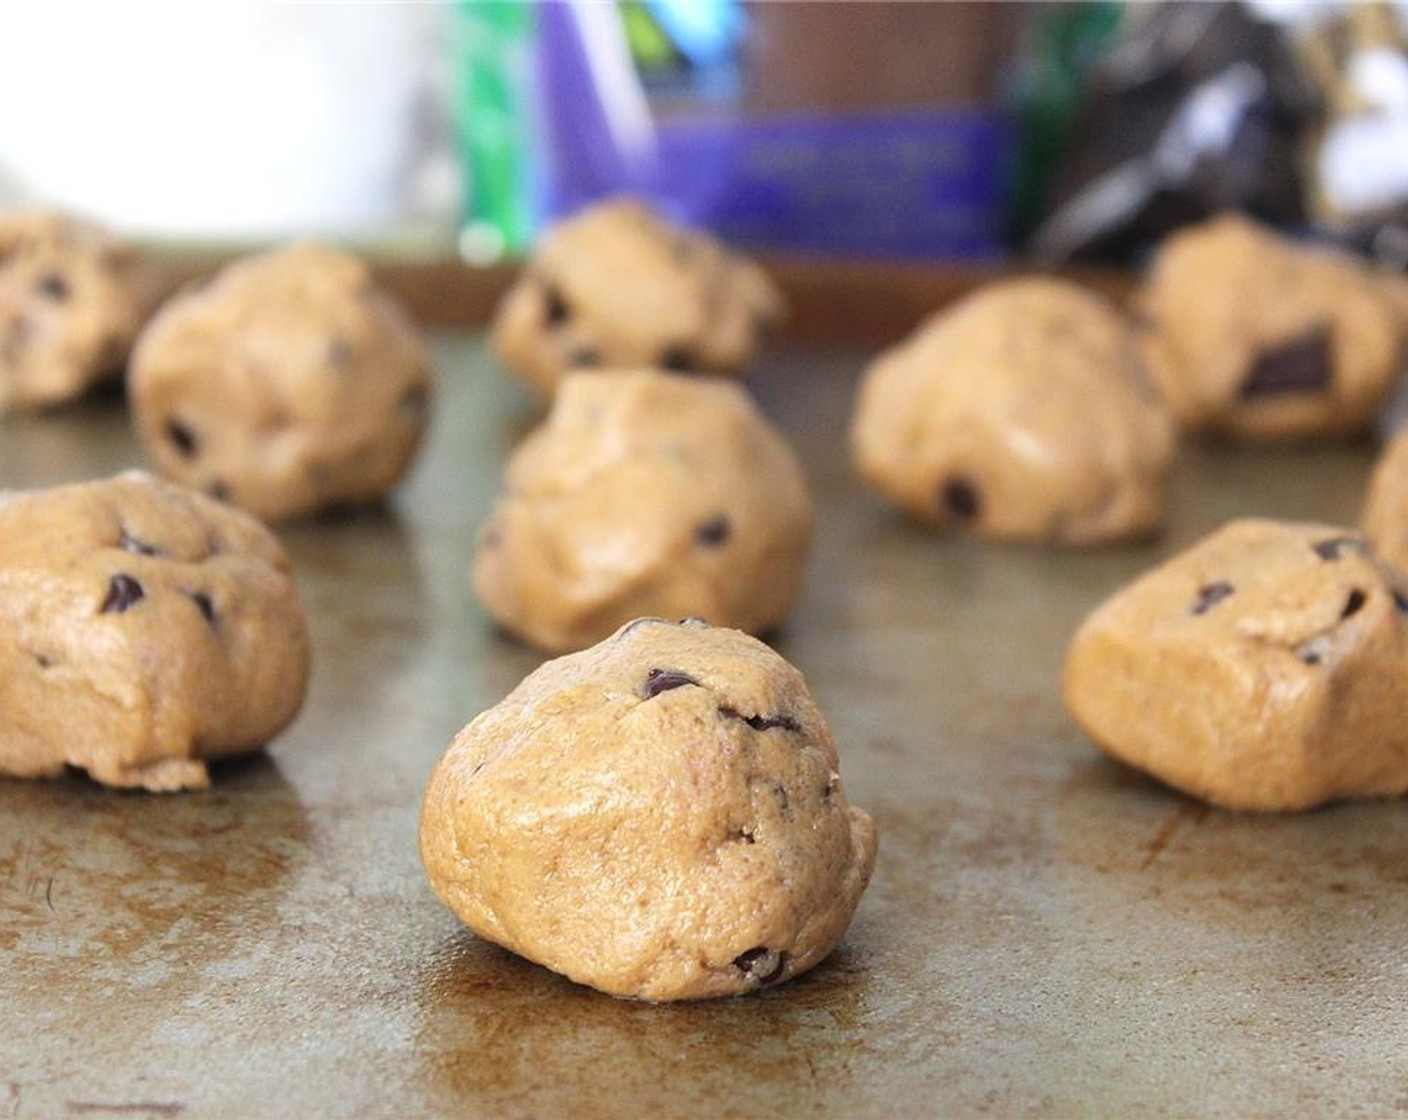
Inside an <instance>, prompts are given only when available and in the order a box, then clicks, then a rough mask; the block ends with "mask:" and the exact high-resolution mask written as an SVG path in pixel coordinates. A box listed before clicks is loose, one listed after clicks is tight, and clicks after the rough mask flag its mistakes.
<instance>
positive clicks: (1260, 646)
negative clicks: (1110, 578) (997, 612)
mask: <svg viewBox="0 0 1408 1120" xmlns="http://www.w3.org/2000/svg"><path fill="white" fill-rule="evenodd" d="M1065 693H1066V703H1067V705H1068V706H1069V708H1070V710H1071V713H1072V714H1073V715H1074V716H1075V718H1076V720H1077V722H1079V723H1080V725H1081V726H1082V727H1083V728H1084V729H1085V731H1086V733H1087V734H1088V735H1089V736H1090V737H1091V738H1092V739H1093V740H1094V741H1095V742H1096V744H1097V745H1098V746H1100V747H1101V748H1103V749H1104V750H1106V751H1107V752H1109V753H1110V754H1112V755H1113V756H1114V757H1116V758H1118V759H1121V760H1122V761H1124V762H1127V763H1129V764H1130V765H1131V766H1136V767H1139V768H1140V769H1142V770H1147V771H1148V772H1149V773H1151V774H1153V775H1154V776H1155V777H1157V778H1159V779H1161V780H1162V781H1165V782H1167V783H1168V784H1169V785H1171V786H1174V787H1176V788H1178V789H1180V790H1183V791H1184V792H1185V793H1189V794H1192V795H1193V796H1194V797H1200V798H1202V799H1204V800H1206V801H1211V802H1213V803H1214V804H1217V805H1223V806H1227V807H1228V808H1232V809H1259V810H1295V809H1309V808H1312V807H1313V806H1316V805H1320V804H1323V803H1325V802H1329V801H1338V800H1343V799H1347V798H1367V797H1397V796H1400V795H1402V794H1403V793H1405V792H1408V721H1405V719H1404V713H1405V712H1408V577H1405V576H1404V575H1403V574H1402V573H1401V572H1399V571H1398V570H1396V569H1394V568H1391V567H1389V566H1388V565H1386V564H1384V563H1382V562H1381V561H1379V560H1378V558H1377V557H1376V556H1375V555H1374V554H1373V552H1372V551H1371V550H1370V548H1369V546H1368V545H1367V544H1366V543H1365V542H1364V540H1363V539H1362V538H1361V537H1359V536H1358V535H1357V534H1354V533H1350V532H1346V531H1345V530H1343V529H1337V528H1333V527H1331V526H1327V525H1310V524H1290V523H1283V522H1276V521H1263V520H1246V521H1234V522H1231V523H1230V524H1228V525H1226V526H1224V527H1223V528H1222V529H1220V530H1219V531H1217V532H1216V533H1214V534H1212V535H1211V536H1209V537H1208V538H1206V539H1205V540H1203V541H1201V542H1200V543H1198V544H1197V545H1195V546H1194V547H1192V548H1190V549H1189V550H1188V551H1186V552H1184V553H1182V554H1181V555H1179V556H1176V557H1174V558H1173V559H1172V560H1170V561H1168V562H1167V563H1166V564H1164V565H1162V566H1161V567H1159V568H1156V569H1154V570H1153V571H1152V572H1149V573H1148V574H1147V575H1145V576H1143V577H1142V578H1140V579H1138V580H1136V581H1135V582H1134V583H1133V584H1131V585H1130V586H1129V587H1127V588H1125V589H1124V590H1122V591H1120V592H1118V593H1117V594H1115V595H1114V596H1113V597H1111V598H1110V599H1109V600H1108V601H1107V602H1105V603H1104V604H1103V605H1102V606H1101V607H1099V608H1098V609H1097V610H1096V611H1095V612H1094V613H1093V614H1091V616H1090V617H1089V618H1087V619H1086V620H1085V622H1084V624H1083V625H1082V626H1081V628H1080V630H1079V632H1078V633H1077V634H1076V636H1075V639H1074V641H1073V642H1072V643H1071V648H1070V652H1069V654H1068V656H1067V659H1066V680H1065Z"/></svg>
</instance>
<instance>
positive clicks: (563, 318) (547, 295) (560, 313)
mask: <svg viewBox="0 0 1408 1120" xmlns="http://www.w3.org/2000/svg"><path fill="white" fill-rule="evenodd" d="M570 318H572V309H571V308H570V307H568V306H567V300H566V299H565V298H563V295H562V290H561V289H560V288H559V287H558V286H557V285H556V284H544V285H543V321H544V322H545V323H547V325H548V326H550V327H556V326H560V325H561V324H563V323H565V322H567V320H568V319H570Z"/></svg>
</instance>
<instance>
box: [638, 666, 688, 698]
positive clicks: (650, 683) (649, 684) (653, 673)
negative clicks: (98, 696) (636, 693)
mask: <svg viewBox="0 0 1408 1120" xmlns="http://www.w3.org/2000/svg"><path fill="white" fill-rule="evenodd" d="M698 683H699V682H698V681H697V680H695V679H694V678H693V677H691V676H690V675H689V674H688V673H681V672H680V671H679V670H678V669H651V670H650V672H648V673H646V674H645V698H646V699H647V700H649V699H651V698H652V697H655V696H659V695H660V694H661V693H662V692H669V691H670V689H672V688H683V687H684V686H685V685H687V684H696V685H697V684H698Z"/></svg>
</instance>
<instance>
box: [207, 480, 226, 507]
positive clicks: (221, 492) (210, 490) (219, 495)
mask: <svg viewBox="0 0 1408 1120" xmlns="http://www.w3.org/2000/svg"><path fill="white" fill-rule="evenodd" d="M205 492H206V493H207V494H209V495H210V496H211V497H212V498H214V499H215V500H216V501H217V502H228V501H229V500H230V487H229V485H228V484H227V483H225V482H223V481H222V480H220V479H218V478H212V479H211V480H210V481H209V482H207V483H206V484H205Z"/></svg>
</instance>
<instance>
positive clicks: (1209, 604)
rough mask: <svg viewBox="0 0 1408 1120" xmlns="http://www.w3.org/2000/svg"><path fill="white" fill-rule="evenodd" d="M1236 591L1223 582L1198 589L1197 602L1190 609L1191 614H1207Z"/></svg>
mask: <svg viewBox="0 0 1408 1120" xmlns="http://www.w3.org/2000/svg"><path fill="white" fill-rule="evenodd" d="M1236 590H1237V589H1236V588H1235V587H1233V586H1232V585H1231V584H1230V583H1227V582H1226V581H1225V580H1219V581H1218V582H1217V583H1210V584H1208V585H1207V586H1206V587H1200V588H1198V601H1197V602H1196V603H1194V604H1193V606H1192V607H1191V608H1190V612H1189V613H1191V614H1207V613H1208V611H1210V610H1212V608H1213V607H1215V606H1217V604H1218V603H1220V602H1222V600H1223V599H1225V598H1227V596H1229V595H1231V594H1232V593H1233V592H1234V591H1236Z"/></svg>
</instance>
